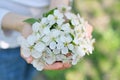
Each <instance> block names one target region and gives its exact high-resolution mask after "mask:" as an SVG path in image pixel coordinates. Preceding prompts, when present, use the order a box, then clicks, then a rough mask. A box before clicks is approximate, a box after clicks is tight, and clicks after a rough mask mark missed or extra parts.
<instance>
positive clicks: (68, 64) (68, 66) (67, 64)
mask: <svg viewBox="0 0 120 80" xmlns="http://www.w3.org/2000/svg"><path fill="white" fill-rule="evenodd" d="M63 66H64V68H65V69H66V68H70V67H71V64H70V63H68V62H67V63H64V65H63Z"/></svg>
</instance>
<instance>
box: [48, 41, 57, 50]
mask: <svg viewBox="0 0 120 80" xmlns="http://www.w3.org/2000/svg"><path fill="white" fill-rule="evenodd" d="M49 47H50V49H55V48H56V42H54V41H52V42H51V43H50V45H49Z"/></svg>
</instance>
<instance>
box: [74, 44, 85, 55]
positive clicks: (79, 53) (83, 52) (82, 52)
mask: <svg viewBox="0 0 120 80" xmlns="http://www.w3.org/2000/svg"><path fill="white" fill-rule="evenodd" d="M76 53H77V54H78V55H79V56H80V57H83V56H84V55H85V51H84V50H83V49H82V48H81V47H80V46H79V47H77V48H76Z"/></svg>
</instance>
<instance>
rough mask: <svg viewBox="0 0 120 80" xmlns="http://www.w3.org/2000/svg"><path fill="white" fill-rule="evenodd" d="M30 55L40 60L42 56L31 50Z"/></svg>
mask: <svg viewBox="0 0 120 80" xmlns="http://www.w3.org/2000/svg"><path fill="white" fill-rule="evenodd" d="M31 55H32V56H33V57H34V58H40V57H41V56H42V53H41V52H38V51H36V50H33V51H32V53H31Z"/></svg>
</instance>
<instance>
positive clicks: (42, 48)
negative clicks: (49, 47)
mask: <svg viewBox="0 0 120 80" xmlns="http://www.w3.org/2000/svg"><path fill="white" fill-rule="evenodd" d="M45 47H46V46H45V44H44V43H42V42H39V43H37V44H36V45H35V46H34V49H35V50H37V51H38V52H42V51H43V50H44V49H45Z"/></svg>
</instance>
